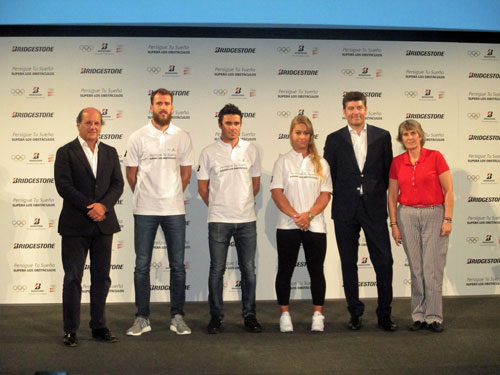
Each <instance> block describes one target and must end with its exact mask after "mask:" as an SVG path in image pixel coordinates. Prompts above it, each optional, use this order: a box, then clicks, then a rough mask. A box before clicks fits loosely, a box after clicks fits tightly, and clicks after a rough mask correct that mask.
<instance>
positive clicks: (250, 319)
mask: <svg viewBox="0 0 500 375" xmlns="http://www.w3.org/2000/svg"><path fill="white" fill-rule="evenodd" d="M243 323H244V325H245V329H246V330H247V331H248V332H254V333H260V332H262V327H261V325H260V324H259V322H258V321H257V318H256V317H255V315H248V316H246V317H245V319H244V320H243Z"/></svg>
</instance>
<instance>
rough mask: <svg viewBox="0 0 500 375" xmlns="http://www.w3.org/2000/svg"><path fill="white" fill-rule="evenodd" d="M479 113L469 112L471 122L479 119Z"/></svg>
mask: <svg viewBox="0 0 500 375" xmlns="http://www.w3.org/2000/svg"><path fill="white" fill-rule="evenodd" d="M479 116H480V115H479V113H477V112H469V113H467V117H468V118H470V119H471V120H477V119H478V118H479Z"/></svg>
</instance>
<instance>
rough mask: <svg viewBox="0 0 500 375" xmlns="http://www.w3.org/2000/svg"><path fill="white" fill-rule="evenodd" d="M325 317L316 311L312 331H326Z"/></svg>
mask: <svg viewBox="0 0 500 375" xmlns="http://www.w3.org/2000/svg"><path fill="white" fill-rule="evenodd" d="M324 320H325V317H324V315H323V314H321V313H320V312H319V311H315V312H314V314H313V317H312V325H311V331H313V332H323V331H324V330H325V322H324Z"/></svg>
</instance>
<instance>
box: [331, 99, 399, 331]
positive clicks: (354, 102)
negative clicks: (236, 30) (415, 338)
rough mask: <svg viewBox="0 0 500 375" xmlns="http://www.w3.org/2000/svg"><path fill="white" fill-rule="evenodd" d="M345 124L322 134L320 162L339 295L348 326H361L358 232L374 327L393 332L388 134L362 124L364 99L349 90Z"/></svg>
mask: <svg viewBox="0 0 500 375" xmlns="http://www.w3.org/2000/svg"><path fill="white" fill-rule="evenodd" d="M342 105H343V109H344V115H345V118H346V120H347V123H348V125H347V126H346V127H343V128H341V129H339V130H337V131H336V132H333V133H331V134H330V135H328V137H327V139H326V142H325V149H324V158H325V159H326V161H328V163H329V164H330V170H331V175H332V183H333V200H332V218H333V220H334V225H335V236H336V239H337V246H338V249H339V254H340V261H341V264H342V277H343V281H344V293H345V296H346V300H347V309H348V310H349V313H350V314H351V319H350V321H349V328H350V329H352V330H358V329H360V328H361V325H362V324H361V316H362V315H363V313H364V304H363V302H361V301H360V299H359V287H358V285H359V284H358V267H357V262H358V244H359V233H360V230H361V228H363V232H364V233H365V237H366V243H367V245H368V252H369V253H370V259H371V261H372V263H373V267H374V269H375V273H376V277H377V291H378V307H377V316H378V325H379V326H380V327H381V328H382V329H384V330H386V331H395V330H396V329H397V325H396V324H395V323H394V322H393V321H392V318H391V303H392V264H393V260H392V253H391V243H390V240H389V231H388V227H387V188H388V185H389V168H390V166H391V162H392V144H391V136H390V134H389V132H388V131H386V130H383V129H381V128H378V127H375V126H372V125H367V124H366V113H367V107H366V97H365V95H364V94H363V93H361V92H357V91H352V92H348V93H346V94H345V96H344V98H343V101H342Z"/></svg>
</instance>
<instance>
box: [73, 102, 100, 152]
mask: <svg viewBox="0 0 500 375" xmlns="http://www.w3.org/2000/svg"><path fill="white" fill-rule="evenodd" d="M101 125H102V120H101V113H100V112H99V111H98V110H97V109H95V108H87V109H85V110H84V111H83V112H82V120H81V122H79V123H77V124H76V127H77V128H78V133H79V135H80V137H81V138H82V139H83V140H84V141H85V142H87V144H89V145H91V144H95V143H97V141H98V139H99V134H101Z"/></svg>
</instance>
